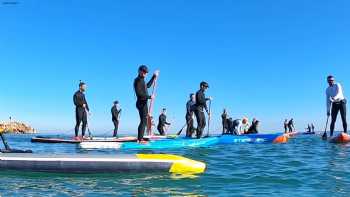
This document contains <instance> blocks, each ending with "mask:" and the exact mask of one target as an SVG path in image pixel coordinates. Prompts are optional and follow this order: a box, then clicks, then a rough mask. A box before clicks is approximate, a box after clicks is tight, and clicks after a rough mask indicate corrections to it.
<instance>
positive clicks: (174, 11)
mask: <svg viewBox="0 0 350 197" xmlns="http://www.w3.org/2000/svg"><path fill="white" fill-rule="evenodd" d="M17 1H18V2H19V3H18V4H16V5H8V4H6V5H4V4H1V5H0V18H1V24H0V68H1V77H0V88H1V95H0V109H1V110H0V119H1V120H6V119H7V118H8V117H9V116H10V115H11V116H13V117H14V118H15V119H17V120H22V121H25V122H28V123H30V124H31V125H33V126H34V127H36V128H38V129H39V130H45V131H56V132H60V131H62V132H63V131H67V130H71V129H72V128H73V127H74V106H73V103H72V95H73V93H74V91H76V89H77V85H78V81H79V80H80V79H82V80H84V81H86V82H87V84H88V91H87V99H88V102H89V104H90V106H91V111H92V113H93V116H92V117H91V122H90V127H91V128H92V129H93V130H98V131H99V132H101V133H103V132H107V131H111V129H112V123H111V117H110V108H111V105H112V101H113V100H115V99H118V100H119V101H120V102H121V106H122V108H123V110H124V111H123V114H122V123H121V131H135V133H136V129H137V124H138V121H139V120H138V114H137V111H136V109H135V97H134V93H133V88H132V83H133V79H134V78H135V77H136V74H137V68H138V65H140V64H147V65H149V67H150V69H151V70H152V71H153V70H155V69H160V71H161V75H160V79H159V89H158V91H157V98H156V108H155V112H156V113H157V114H158V112H159V110H160V109H161V108H162V107H167V108H168V118H169V120H170V121H172V122H173V123H174V125H173V127H172V130H173V131H177V130H178V129H179V127H181V126H182V125H183V124H184V122H185V121H184V111H185V109H184V108H185V106H184V105H185V102H186V100H187V97H188V94H189V93H190V92H195V91H196V90H197V89H198V84H199V82H200V81H202V80H205V81H207V82H208V83H209V84H210V89H209V91H208V92H207V95H208V96H209V95H210V96H212V97H214V101H213V105H212V107H213V113H214V116H213V120H214V122H213V123H212V124H213V127H212V128H213V129H216V130H217V129H218V128H220V113H221V112H222V109H223V108H224V107H226V108H228V110H229V113H230V115H231V116H232V117H234V118H236V117H237V118H240V117H242V116H248V117H250V118H252V117H257V118H258V119H260V120H261V122H262V125H261V126H262V130H264V131H276V130H281V124H282V122H283V120H284V118H290V117H294V118H295V120H296V125H297V128H299V129H303V128H305V124H306V123H307V122H312V121H313V122H315V123H316V125H317V127H318V128H319V129H321V128H323V127H324V122H325V114H326V112H325V96H324V92H325V88H326V87H327V84H326V81H325V77H326V76H327V75H328V74H330V73H332V74H334V75H335V76H336V78H337V80H338V81H339V82H341V83H342V85H343V86H344V88H345V95H348V94H347V90H348V89H349V88H350V80H349V78H348V77H349V74H350V67H349V65H350V64H349V63H350V60H349V51H350V36H349V35H350V12H349V10H350V1H346V0H332V1H330V0H329V1H324V0H317V1H316V0H310V1H305V0H290V1H277V0H275V1H272V0H271V1H267V0H242V1H238V0H231V1H229V0H222V1H203V0H200V1H199V0H193V1H185V0H173V1H161V0H159V1H156V0H152V1H151V0H148V1H119V0H116V1H115V0H104V1H96V0H94V1H92V0H84V1H72V0H60V1H39V0H17ZM0 2H4V0H1V1H0Z"/></svg>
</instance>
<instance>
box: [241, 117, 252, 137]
mask: <svg viewBox="0 0 350 197" xmlns="http://www.w3.org/2000/svg"><path fill="white" fill-rule="evenodd" d="M249 127H250V125H249V120H248V118H246V117H244V118H243V119H242V125H241V127H240V131H239V132H240V134H247V132H248V129H249Z"/></svg>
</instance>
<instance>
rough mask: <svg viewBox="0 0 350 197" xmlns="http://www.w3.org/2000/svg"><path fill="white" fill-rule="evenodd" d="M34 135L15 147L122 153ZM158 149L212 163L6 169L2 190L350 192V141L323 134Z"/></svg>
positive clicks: (17, 139)
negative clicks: (145, 170)
mask: <svg viewBox="0 0 350 197" xmlns="http://www.w3.org/2000/svg"><path fill="white" fill-rule="evenodd" d="M31 137H32V136H29V135H25V136H8V137H7V138H8V141H9V142H10V144H11V145H12V146H13V147H14V148H24V149H26V148H27V149H32V150H33V151H35V152H36V153H42V152H45V153H46V152H49V153H70V154H90V153H97V154H116V153H118V151H113V150H109V151H83V150H79V149H78V148H77V146H76V145H67V144H65V145H63V144H56V145H54V144H32V143H31V142H30V138H31ZM148 152H150V151H148ZM153 152H154V153H174V154H179V155H183V156H186V157H189V158H192V159H196V160H200V161H204V162H206V163H207V167H208V169H207V171H206V173H205V174H203V175H199V176H195V177H181V176H175V175H171V174H167V173H164V174H163V173H161V174H116V175H74V174H48V173H23V172H0V183H1V184H0V196H118V195H123V196H350V175H349V174H348V173H349V172H350V159H349V156H350V145H335V144H330V143H327V142H324V141H322V140H321V139H320V138H319V137H317V136H303V137H298V138H295V139H291V140H290V141H289V143H287V144H240V145H227V146H214V147H211V148H197V149H184V150H172V151H153ZM122 153H135V152H132V151H130V152H122Z"/></svg>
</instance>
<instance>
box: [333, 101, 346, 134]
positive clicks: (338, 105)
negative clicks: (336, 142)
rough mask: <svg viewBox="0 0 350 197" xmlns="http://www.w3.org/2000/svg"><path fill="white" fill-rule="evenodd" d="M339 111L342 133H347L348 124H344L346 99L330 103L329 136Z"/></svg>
mask: <svg viewBox="0 0 350 197" xmlns="http://www.w3.org/2000/svg"><path fill="white" fill-rule="evenodd" d="M339 111H340V116H341V119H342V122H343V129H344V130H343V131H344V133H347V131H348V124H347V122H346V99H343V100H341V101H339V102H333V103H332V111H331V117H332V121H331V136H333V132H334V126H335V122H336V121H337V116H338V112H339Z"/></svg>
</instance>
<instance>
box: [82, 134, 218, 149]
mask: <svg viewBox="0 0 350 197" xmlns="http://www.w3.org/2000/svg"><path fill="white" fill-rule="evenodd" d="M218 142H219V138H218V137H208V138H201V139H189V138H177V139H163V140H154V141H149V142H147V143H145V144H139V143H137V142H125V143H115V142H87V141H84V142H82V143H80V144H79V145H80V147H81V148H83V149H178V148H184V147H208V146H211V145H215V144H217V143H218Z"/></svg>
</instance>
